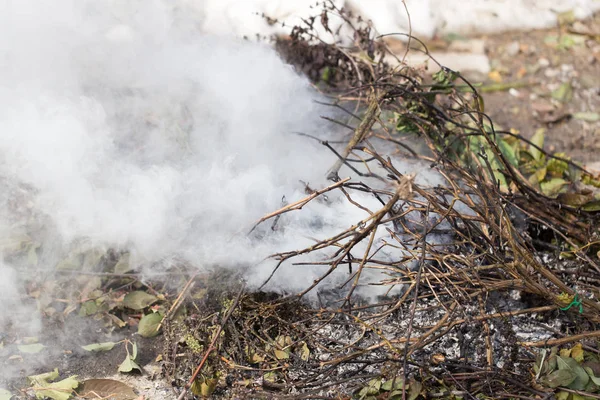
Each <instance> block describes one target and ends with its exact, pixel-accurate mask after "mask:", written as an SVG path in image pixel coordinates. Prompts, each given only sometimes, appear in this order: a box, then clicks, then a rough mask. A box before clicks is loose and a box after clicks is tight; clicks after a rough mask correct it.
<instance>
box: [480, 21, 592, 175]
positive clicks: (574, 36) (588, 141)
mask: <svg viewBox="0 0 600 400" xmlns="http://www.w3.org/2000/svg"><path fill="white" fill-rule="evenodd" d="M483 39H484V40H485V48H486V52H487V55H488V57H489V59H490V66H491V68H492V70H491V72H490V73H489V74H488V80H487V84H493V83H499V84H503V83H504V84H507V83H512V82H515V83H518V84H520V83H524V84H526V85H524V86H522V87H516V88H514V89H512V90H504V91H493V92H489V93H486V94H485V105H486V112H487V113H488V114H489V115H490V116H491V117H492V119H493V120H494V122H495V123H496V124H498V125H499V126H500V127H502V128H504V129H516V130H517V131H519V132H520V133H521V134H522V135H524V136H525V137H531V135H533V133H534V132H535V131H536V130H537V129H539V128H545V129H546V145H547V146H548V147H547V149H548V150H550V151H556V152H564V153H566V154H567V155H568V156H570V157H572V158H573V159H574V160H576V161H580V162H583V163H586V164H588V165H590V166H593V168H594V169H599V168H598V166H599V165H600V154H599V153H598V150H599V149H600V114H599V113H600V15H596V16H595V17H594V18H592V19H590V20H588V21H583V22H575V23H572V24H570V25H569V26H566V27H562V28H561V27H557V28H555V29H550V30H541V31H534V32H513V33H504V34H500V35H495V36H489V37H485V38H483ZM594 164H595V165H594Z"/></svg>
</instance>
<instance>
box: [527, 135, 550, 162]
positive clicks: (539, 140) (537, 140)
mask: <svg viewBox="0 0 600 400" xmlns="http://www.w3.org/2000/svg"><path fill="white" fill-rule="evenodd" d="M545 133H546V129H545V128H539V129H537V130H536V131H535V133H534V134H533V136H532V137H531V140H530V142H531V143H533V144H535V145H536V146H537V147H539V148H540V149H543V148H544V134H545ZM529 154H531V156H532V157H533V159H534V160H538V161H539V160H540V159H541V158H542V155H543V154H542V152H541V151H540V150H538V149H537V148H536V147H534V146H531V145H530V146H529Z"/></svg>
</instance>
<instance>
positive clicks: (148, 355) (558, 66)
mask: <svg viewBox="0 0 600 400" xmlns="http://www.w3.org/2000/svg"><path fill="white" fill-rule="evenodd" d="M570 31H571V32H573V31H577V32H579V33H582V32H583V33H585V34H583V35H578V38H579V39H581V40H582V41H581V43H578V44H573V45H568V46H563V47H565V48H557V46H556V41H552V40H551V39H552V37H553V36H554V37H559V38H560V37H561V36H562V37H565V35H568V34H571V32H570ZM479 39H483V40H484V42H485V48H486V54H487V56H488V57H489V59H490V65H491V67H492V71H491V72H490V74H489V75H488V77H487V78H486V81H485V82H484V84H485V85H490V84H497V83H503V84H506V83H512V82H515V83H521V82H526V83H527V85H525V86H522V87H518V88H514V89H511V90H498V91H493V92H489V93H486V94H485V107H486V113H487V114H488V115H490V116H491V117H492V119H493V121H494V123H495V124H496V127H497V128H502V129H506V130H508V129H513V130H516V131H518V132H519V133H521V134H522V135H523V136H525V137H531V135H533V133H534V132H535V131H536V130H538V129H540V128H545V129H546V139H547V140H546V146H547V149H548V150H550V151H556V152H565V153H566V154H567V155H569V156H571V157H572V158H573V159H574V160H577V161H581V162H583V163H586V164H588V165H591V166H594V163H598V164H596V165H600V155H599V154H598V149H600V121H592V120H587V121H586V120H582V119H580V118H576V117H575V116H576V115H577V114H576V113H589V115H593V113H600V15H596V16H595V17H594V18H592V19H590V20H588V21H584V22H583V23H574V24H571V25H570V27H563V28H556V29H550V30H540V31H534V32H513V33H503V34H499V35H494V36H486V37H481V38H479ZM559 41H560V39H559ZM563 84H567V85H569V86H570V87H571V88H572V97H571V96H566V97H565V98H563V99H562V100H563V101H560V100H559V99H553V98H552V93H553V92H554V93H556V91H557V89H558V88H559V87H560V86H561V85H563ZM555 97H556V95H555ZM591 118H592V119H593V117H591ZM588 119H590V118H588ZM598 169H600V168H598ZM123 339H129V340H130V341H132V342H133V341H134V342H136V343H137V345H138V352H139V355H140V357H139V364H140V365H141V366H142V368H143V369H144V374H137V375H123V374H121V375H118V376H117V375H116V374H117V368H118V366H119V364H120V363H121V362H122V361H123V359H124V358H125V355H126V352H125V349H124V347H123V345H122V344H119V345H117V346H116V347H115V348H114V349H113V350H111V351H108V352H102V353H88V352H86V351H84V350H82V349H81V347H80V346H81V345H85V344H90V343H94V342H106V341H115V342H116V341H119V340H123ZM39 340H40V342H41V343H45V342H47V343H56V345H54V346H51V347H50V348H48V349H47V351H46V353H45V355H43V356H42V355H37V354H34V355H27V356H23V359H22V360H20V361H19V360H17V361H8V363H12V365H9V366H12V367H13V368H14V370H15V371H16V375H15V376H14V379H13V380H12V381H11V382H9V383H8V387H10V388H11V389H13V392H15V391H14V389H15V388H18V387H23V386H26V382H25V377H26V376H28V375H32V374H36V373H42V372H48V371H50V370H53V369H54V368H58V369H59V370H60V372H61V378H64V377H67V376H70V375H74V374H76V375H78V376H79V379H81V380H83V379H86V378H108V379H116V380H120V381H123V382H125V383H127V384H128V385H130V386H132V387H134V388H135V389H136V390H137V392H138V393H139V394H140V396H142V397H141V398H146V399H158V400H160V399H163V398H164V399H166V398H174V393H173V391H172V390H171V385H170V384H169V383H168V382H165V381H164V380H163V379H161V374H160V372H161V371H160V366H159V364H158V363H157V362H156V360H157V357H159V355H160V354H161V352H162V349H163V348H164V343H163V341H164V337H163V336H158V337H155V338H150V339H145V338H142V337H139V336H138V335H137V334H136V332H135V328H123V329H122V330H120V331H119V332H118V333H113V334H108V333H107V332H105V329H104V327H103V326H102V324H101V323H99V322H97V321H94V320H93V319H92V318H86V319H84V320H83V321H82V319H81V318H80V317H77V316H74V317H73V318H71V319H70V320H69V321H67V322H66V323H65V325H64V326H62V325H54V326H53V325H49V326H47V327H46V329H45V330H44V334H43V335H42V336H40V338H39ZM13 350H14V349H13ZM1 351H2V353H1V355H3V356H9V355H10V354H11V351H12V350H11V348H10V347H9V346H7V347H5V348H3V349H2V350H1ZM3 359H4V360H6V359H7V357H3ZM17 363H18V365H17ZM2 383H3V384H6V383H7V382H2Z"/></svg>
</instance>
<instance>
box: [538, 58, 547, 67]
mask: <svg viewBox="0 0 600 400" xmlns="http://www.w3.org/2000/svg"><path fill="white" fill-rule="evenodd" d="M538 65H539V66H540V67H543V68H545V67H549V66H550V61H549V60H548V59H547V58H544V57H542V58H540V59H539V60H538Z"/></svg>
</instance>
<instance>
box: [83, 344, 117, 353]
mask: <svg viewBox="0 0 600 400" xmlns="http://www.w3.org/2000/svg"><path fill="white" fill-rule="evenodd" d="M115 345H116V343H115V342H104V343H92V344H88V345H87V346H81V348H82V349H84V350H85V351H96V352H100V351H109V350H112V349H113V347H115Z"/></svg>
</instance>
